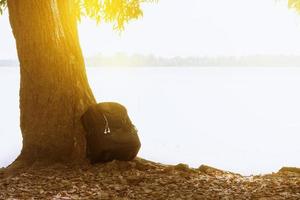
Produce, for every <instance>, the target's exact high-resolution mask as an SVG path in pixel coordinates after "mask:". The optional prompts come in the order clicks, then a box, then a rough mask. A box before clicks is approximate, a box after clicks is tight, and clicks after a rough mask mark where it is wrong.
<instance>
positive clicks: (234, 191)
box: [0, 158, 300, 200]
mask: <svg viewBox="0 0 300 200" xmlns="http://www.w3.org/2000/svg"><path fill="white" fill-rule="evenodd" d="M4 172H5V169H2V170H0V199H11V200H12V199H53V200H59V199H88V200H92V199H99V200H101V199H103V200H105V199H106V200H129V199H138V200H142V199H151V200H152V199H153V200H156V199H157V200H159V199H161V200H167V199H172V200H180V199H191V200H193V199H195V200H197V199H205V200H206V199H208V200H209V199H213V200H217V199H224V200H225V199H226V200H227V199H260V200H263V199H268V200H269V199H295V200H299V199H300V173H299V171H295V170H292V169H289V168H284V169H283V170H281V171H280V172H278V173H273V174H269V175H263V176H249V177H244V176H241V175H239V174H234V173H230V172H225V171H222V170H218V169H215V168H212V167H208V166H201V167H200V168H198V169H191V168H189V167H188V166H187V165H184V164H179V165H176V166H171V165H163V164H159V163H154V162H150V161H147V160H144V159H140V158H137V159H135V160H133V161H131V162H120V161H113V162H110V163H106V164H96V165H84V166H77V167H76V166H75V167H74V166H73V167H68V166H63V165H58V164H57V165H54V166H49V167H46V168H45V167H41V166H38V165H35V166H32V167H31V168H30V169H27V170H26V171H24V172H21V173H20V174H18V175H15V176H13V177H4V174H5V173H4Z"/></svg>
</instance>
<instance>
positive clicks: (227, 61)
mask: <svg viewBox="0 0 300 200" xmlns="http://www.w3.org/2000/svg"><path fill="white" fill-rule="evenodd" d="M86 63H87V65H88V66H137V67H138V66H150V67H151V66H153V67H155V66H182V67H184V66H300V55H299V56H282V55H273V56H265V55H254V56H245V57H233V56H232V57H172V58H165V57H157V56H153V55H126V54H122V53H119V54H116V55H114V56H103V55H97V56H95V57H92V58H87V59H86Z"/></svg>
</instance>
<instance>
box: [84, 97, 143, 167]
mask: <svg viewBox="0 0 300 200" xmlns="http://www.w3.org/2000/svg"><path fill="white" fill-rule="evenodd" d="M81 121H82V124H83V127H84V129H85V131H86V132H87V135H86V139H87V157H88V158H89V159H90V161H91V162H92V163H97V162H108V161H112V160H123V161H129V160H132V159H134V158H135V157H136V155H137V153H138V151H139V149H140V147H141V143H140V140H139V137H138V134H137V129H136V128H135V126H134V125H133V124H132V122H131V120H130V118H129V116H128V114H127V110H126V108H125V107H124V106H123V105H121V104H119V103H115V102H105V103H99V104H96V105H93V106H91V107H89V108H88V110H87V111H86V112H85V113H84V115H83V116H82V118H81Z"/></svg>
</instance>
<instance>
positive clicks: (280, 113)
mask: <svg viewBox="0 0 300 200" xmlns="http://www.w3.org/2000/svg"><path fill="white" fill-rule="evenodd" d="M88 77H89V81H90V85H91V87H92V89H93V91H94V94H95V96H96V98H97V100H98V101H99V102H100V101H117V102H121V103H122V104H124V105H125V106H126V107H127V108H128V111H129V115H130V117H131V118H132V121H133V122H134V123H135V125H136V127H137V128H138V130H139V134H140V139H141V142H142V148H141V151H140V153H139V156H140V157H143V158H146V159H149V160H153V161H156V162H161V163H166V164H176V163H187V164H189V165H190V166H191V167H199V166H200V165H201V164H206V165H211V166H214V167H217V168H221V169H224V170H229V171H234V172H237V173H241V174H243V175H250V174H261V173H270V172H275V171H277V170H278V169H279V168H280V167H282V166H298V167H299V166H300V157H299V153H300V68H297V67H142V68H93V67H90V68H88ZM18 90H19V69H18V68H17V67H1V68H0V94H1V98H0V167H3V166H6V165H8V164H9V163H10V162H12V161H13V160H14V159H15V158H16V156H17V155H18V154H19V152H20V149H21V141H22V138H21V133H20V128H19V107H18Z"/></svg>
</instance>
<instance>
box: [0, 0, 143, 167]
mask: <svg viewBox="0 0 300 200" xmlns="http://www.w3.org/2000/svg"><path fill="white" fill-rule="evenodd" d="M142 2H145V1H143V0H0V14H1V13H2V12H3V10H4V9H5V8H8V11H9V19H10V24H11V28H12V31H13V35H14V37H15V40H16V46H17V52H18V57H19V62H20V74H21V76H20V77H21V81H20V112H21V113H20V118H21V119H20V122H21V131H22V136H23V148H22V151H21V154H20V155H19V157H18V158H17V159H16V161H15V162H14V164H13V165H12V167H20V166H24V165H25V166H26V165H30V164H32V163H35V162H36V161H38V162H46V163H49V162H50V163H52V162H83V161H85V158H86V139H85V131H84V129H83V127H82V124H81V122H80V117H81V116H82V114H83V113H84V112H85V111H86V110H87V108H88V107H89V106H90V105H91V104H94V103H96V101H95V98H94V96H93V93H92V91H91V89H90V86H89V84H88V80H87V76H86V71H85V64H84V60H83V56H82V52H81V48H80V44H79V40H78V32H77V22H78V21H79V20H80V18H81V17H82V16H87V17H90V18H92V19H94V20H96V21H97V22H101V21H104V22H110V23H112V24H113V27H114V29H118V30H122V29H123V28H124V24H126V23H127V22H128V21H130V20H132V19H137V18H139V17H140V16H142V14H143V13H142V10H141V7H140V4H141V3H142Z"/></svg>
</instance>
